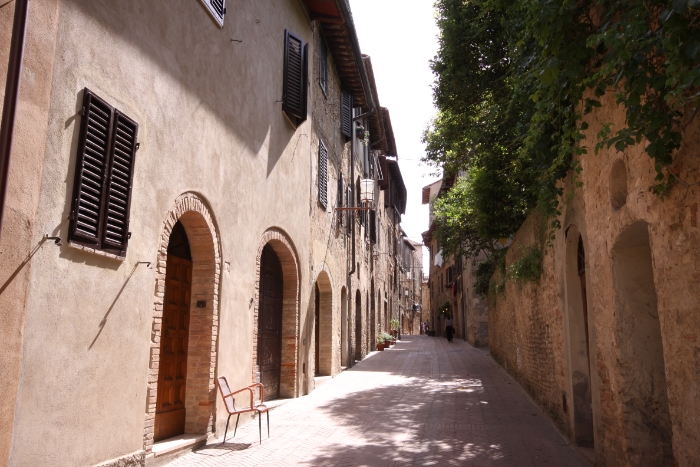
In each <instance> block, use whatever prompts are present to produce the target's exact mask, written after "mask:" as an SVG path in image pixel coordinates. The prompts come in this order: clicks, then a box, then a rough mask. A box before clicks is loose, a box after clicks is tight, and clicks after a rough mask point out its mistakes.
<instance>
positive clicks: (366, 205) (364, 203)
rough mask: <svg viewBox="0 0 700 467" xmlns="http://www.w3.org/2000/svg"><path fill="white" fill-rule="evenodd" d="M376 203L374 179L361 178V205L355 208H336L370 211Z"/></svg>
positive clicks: (340, 209) (339, 209) (337, 209)
mask: <svg viewBox="0 0 700 467" xmlns="http://www.w3.org/2000/svg"><path fill="white" fill-rule="evenodd" d="M373 204H374V180H372V179H371V178H363V179H361V180H360V206H358V207H353V208H335V210H336V211H369V210H370V209H372V205H373Z"/></svg>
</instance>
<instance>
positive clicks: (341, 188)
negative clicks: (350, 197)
mask: <svg viewBox="0 0 700 467" xmlns="http://www.w3.org/2000/svg"><path fill="white" fill-rule="evenodd" d="M337 205H338V206H337V207H339V208H343V207H345V177H344V176H343V172H340V176H339V177H338V200H337ZM337 212H338V213H339V214H338V218H339V223H340V226H341V227H343V226H345V211H337Z"/></svg>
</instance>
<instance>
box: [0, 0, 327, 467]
mask: <svg viewBox="0 0 700 467" xmlns="http://www.w3.org/2000/svg"><path fill="white" fill-rule="evenodd" d="M175 3H176V4H173V3H172V2H165V1H156V2H145V3H144V2H139V1H136V0H127V1H123V2H118V3H115V2H110V1H92V0H91V1H87V0H65V1H63V2H43V1H41V0H35V1H32V10H31V12H30V28H29V31H28V51H27V73H26V77H25V80H24V81H23V93H29V92H34V93H35V94H36V96H37V97H36V98H35V99H30V98H29V94H27V98H25V99H24V102H26V104H23V106H21V112H23V114H22V115H21V119H20V121H19V122H18V124H19V133H18V137H17V141H18V144H19V146H21V149H20V150H19V151H18V152H17V153H16V154H18V157H17V158H15V160H14V162H16V164H14V165H13V170H26V171H28V173H31V175H32V177H34V178H30V180H29V181H28V182H27V183H25V184H23V185H22V189H23V190H25V192H26V193H23V192H18V191H13V192H11V197H12V199H13V200H14V201H12V203H15V204H16V203H17V202H18V201H17V200H22V201H21V203H22V206H23V207H21V208H17V209H14V208H13V211H15V212H16V213H17V217H16V218H15V217H14V216H15V214H11V215H10V216H9V218H8V219H9V224H8V229H9V230H5V231H4V232H3V234H5V233H7V232H18V233H17V234H16V235H15V234H13V235H11V236H10V235H7V236H5V235H4V236H3V241H5V238H12V239H14V240H13V241H15V242H19V241H21V242H23V245H24V248H20V247H19V246H16V245H13V246H12V248H11V250H12V251H13V252H17V254H16V257H13V259H10V258H8V259H6V258H3V259H2V268H3V269H2V274H3V276H2V282H5V280H6V269H5V268H6V265H10V264H12V265H13V266H7V267H9V268H16V267H17V264H18V261H20V260H21V258H22V257H23V255H25V254H26V252H27V251H29V250H31V248H32V247H33V246H34V245H36V244H37V243H38V241H39V238H40V236H41V235H43V234H44V233H49V234H53V235H59V236H61V237H62V238H63V239H64V241H63V243H64V245H63V246H61V247H57V246H55V245H53V244H46V245H43V246H42V247H41V248H40V249H39V250H38V251H37V252H36V254H35V255H34V256H33V258H32V260H31V262H30V267H29V268H25V269H23V270H22V271H21V274H23V275H25V274H26V276H23V277H21V279H22V280H21V281H19V280H18V281H17V282H16V283H17V284H30V286H29V287H28V288H25V289H23V288H22V287H19V288H18V289H16V290H14V289H13V291H12V292H11V291H10V288H11V287H15V286H14V285H11V286H10V287H8V288H7V293H8V295H6V294H5V291H3V295H2V298H0V299H1V300H3V301H4V300H9V301H10V302H11V303H12V304H13V306H17V309H18V310H21V309H22V308H23V307H24V310H25V319H26V322H25V324H24V328H23V335H24V342H23V347H22V349H23V350H22V358H21V371H19V368H18V367H17V362H18V361H19V360H18V358H17V355H18V349H19V348H20V345H21V344H22V343H21V341H18V340H14V341H13V344H12V345H10V346H9V347H8V348H9V350H8V351H7V352H6V353H4V354H3V358H6V356H7V357H9V358H8V359H7V360H10V363H11V365H10V367H11V372H10V374H13V373H14V374H19V375H20V377H19V379H18V380H17V379H15V380H14V381H12V380H5V378H3V382H2V383H0V384H7V385H8V393H9V394H10V397H12V390H11V389H12V388H11V387H9V386H11V385H12V384H16V385H17V388H18V389H17V391H16V394H17V398H16V404H10V402H11V401H9V402H6V401H5V400H3V402H2V403H3V409H2V413H1V415H0V416H1V417H2V422H3V428H4V427H5V426H8V427H10V429H8V430H6V429H3V430H2V433H3V435H2V436H3V438H2V441H0V453H5V454H7V456H6V458H7V459H9V465H12V466H23V465H54V466H74V465H94V464H97V463H101V462H103V461H105V460H108V459H117V458H123V457H124V456H127V457H128V456H130V455H131V454H132V453H139V452H142V451H143V448H144V424H145V413H146V404H147V383H148V378H149V358H150V354H149V345H150V344H149V342H150V338H151V333H152V331H153V329H152V326H153V307H154V299H155V298H156V294H157V283H156V279H157V277H156V274H157V271H156V269H155V268H153V269H148V268H147V267H146V265H145V264H139V262H140V261H150V262H155V260H156V258H157V255H158V250H159V247H160V241H161V238H160V237H161V233H162V232H163V228H164V223H165V222H166V218H167V216H168V212H169V209H170V207H171V206H172V205H173V203H174V202H175V200H176V199H177V198H178V196H180V195H181V194H182V193H186V192H193V193H197V194H198V196H200V197H201V198H202V199H204V200H206V202H207V203H208V205H209V208H210V210H211V214H212V217H213V222H214V224H215V225H216V226H217V228H218V229H219V231H218V233H219V237H220V245H218V246H217V248H218V251H220V252H221V260H222V265H223V268H222V273H221V277H220V279H219V280H218V282H217V286H218V287H219V304H218V305H219V326H220V327H219V334H218V336H216V339H217V351H218V357H217V362H218V363H217V366H216V372H217V374H221V375H226V376H227V378H228V380H229V382H230V383H231V385H232V386H234V387H237V386H243V385H245V384H249V382H250V375H251V371H252V355H251V349H252V346H253V343H252V336H253V333H252V315H253V311H252V307H251V299H252V298H253V297H254V295H255V271H256V255H257V253H258V251H259V242H260V241H261V238H262V236H263V234H264V232H266V231H267V230H268V229H270V228H276V229H279V230H280V231H283V232H285V234H286V235H287V236H288V238H289V239H290V240H291V242H292V245H293V248H294V250H295V254H296V255H297V256H298V258H301V259H304V262H306V259H307V258H309V242H308V236H309V214H308V193H309V186H310V183H311V181H310V170H309V162H308V161H309V159H308V157H309V154H310V138H308V137H302V136H301V135H303V134H306V135H308V134H309V133H310V129H309V127H310V119H309V120H308V121H307V122H306V123H304V124H303V125H302V126H301V127H300V128H299V129H297V130H295V129H294V128H292V127H291V125H290V124H289V123H288V122H287V120H286V119H285V118H284V117H283V115H282V112H281V105H280V103H279V102H277V101H279V99H280V96H281V92H282V65H283V55H282V51H283V44H284V30H285V29H290V30H292V31H293V32H295V33H296V34H297V35H299V36H301V37H303V38H304V39H305V40H306V41H312V38H313V31H312V24H311V23H310V22H309V20H308V17H307V15H306V14H305V12H304V11H303V10H302V7H301V5H300V4H299V2H297V1H291V0H290V1H288V2H281V3H280V2H273V1H260V2H254V3H252V4H250V5H248V6H247V7H246V8H243V9H239V10H237V11H236V12H235V14H230V15H227V17H226V25H225V28H224V29H223V30H222V29H219V28H218V26H217V25H216V24H215V23H214V22H213V21H212V19H211V18H210V17H209V16H208V13H207V12H206V11H205V9H204V8H203V7H202V5H201V4H200V3H199V2H197V1H186V0H178V1H177V2H175ZM7 14H8V13H7V10H6V9H3V10H0V15H2V16H1V18H2V21H3V24H6V21H7V20H6V18H5V17H6V15H7ZM4 31H5V29H4V28H3V39H2V40H3V41H5V40H6V38H4ZM233 36H236V37H235V38H241V39H242V40H243V42H242V43H238V42H232V41H231V38H232V37H233ZM33 44H36V48H37V49H38V48H40V51H41V53H43V54H45V55H46V56H40V55H38V54H39V52H37V51H32V50H33V49H32V47H35V46H34V45H33ZM39 44H40V47H39ZM52 47H55V49H52ZM3 50H4V49H3ZM312 50H313V46H312ZM32 57H36V58H32ZM53 58H55V63H54V62H53V61H52V60H53ZM33 63H36V67H34V65H33ZM39 65H40V66H39ZM47 67H48V68H47ZM85 87H88V88H90V89H91V90H92V91H94V92H95V93H97V94H98V95H99V96H100V97H102V98H103V99H105V100H106V101H107V102H108V103H110V104H111V105H114V106H115V107H117V108H118V109H120V110H121V111H123V112H125V113H126V114H127V115H129V116H130V117H131V118H133V119H134V120H135V121H137V122H138V123H139V142H140V143H141V146H140V150H139V151H138V153H137V157H136V164H135V176H134V187H133V198H132V204H131V224H130V230H131V232H132V237H131V241H130V244H129V249H128V251H127V254H126V258H125V259H124V260H118V259H113V258H109V257H105V256H101V255H97V254H94V253H90V252H87V251H82V250H79V249H76V248H73V247H71V246H70V245H68V242H67V241H66V239H67V233H68V215H69V211H70V197H71V193H72V188H73V181H74V170H75V163H76V161H75V156H76V146H77V134H78V129H79V125H80V116H79V110H80V106H81V99H82V90H83V89H84V88H85ZM309 89H310V91H309V92H310V96H313V93H314V92H316V91H315V89H313V88H312V87H310V88H309ZM42 98H43V100H41V99H42ZM32 112H36V113H37V114H36V115H31V113H32ZM41 112H43V117H42V114H41ZM42 121H43V122H45V123H44V125H46V127H45V130H41V128H39V129H37V128H36V124H37V122H39V124H41V122H42ZM29 123H31V130H30V129H29V128H30V127H29V126H27V125H29ZM23 125H24V126H23ZM23 128H26V129H23ZM25 135H26V136H25ZM43 135H46V137H43ZM22 154H26V155H27V156H29V155H31V156H32V157H33V158H34V159H26V160H23V158H22V157H23V156H22ZM42 167H43V170H41V168H42ZM11 176H12V175H11ZM15 190H17V189H15ZM31 190H34V192H31ZM27 196H28V197H27ZM32 197H33V198H32ZM11 206H14V205H12V204H11ZM2 250H3V251H6V249H5V248H3V249H2ZM13 254H15V253H13ZM299 275H300V276H301V277H300V281H299V284H300V291H299V299H300V303H299V310H300V318H299V319H300V321H302V322H303V321H304V320H305V319H306V317H305V313H306V310H307V309H308V297H309V296H310V290H311V289H310V284H311V281H310V280H309V279H308V277H307V276H308V275H309V270H308V269H307V268H300V270H299ZM17 278H18V279H19V278H20V276H17ZM212 280H214V279H213V278H212ZM10 292H11V293H12V296H10V295H9V294H10ZM6 297H7V298H6ZM6 309H7V308H6V307H4V306H3V307H2V310H3V319H5V318H6V315H5V314H4V313H5V311H4V310H6ZM17 316H19V317H20V318H21V313H19V314H15V315H12V316H10V318H11V319H12V320H15V321H13V322H12V323H10V324H11V325H12V326H14V328H13V329H14V330H15V331H13V333H12V334H10V335H11V336H13V337H12V339H18V337H17V336H21V332H20V329H21V320H19V321H18V320H17V319H18V318H17ZM3 332H6V331H5V330H4V329H3ZM3 335H4V334H3ZM3 341H4V342H9V341H5V340H4V339H3ZM13 345H14V347H13ZM12 349H14V350H12ZM3 361H6V360H3ZM13 365H14V366H13ZM8 368H9V367H8ZM3 370H4V369H3ZM299 373H300V372H299ZM299 377H300V376H299ZM300 378H301V377H300ZM6 381H7V382H6ZM300 385H301V381H299V386H300ZM3 394H5V387H3ZM217 397H218V396H217ZM3 399H4V398H3ZM10 405H13V406H15V407H16V409H15V413H14V415H12V414H10V413H9V412H8V411H7V407H8V406H10ZM10 419H13V420H14V422H10ZM8 422H9V423H10V424H9V425H6V423H8ZM224 423H225V416H224V410H223V407H221V404H219V405H218V406H217V412H216V419H215V421H214V426H215V428H216V431H217V432H221V431H223V424H224ZM8 432H9V433H11V436H12V441H11V446H9V449H7V446H8V444H7V443H9V436H8V437H7V438H6V437H5V436H6V435H5V434H6V433H8ZM37 439H41V440H42V443H41V444H42V448H41V449H36V440H37ZM2 443H5V444H2ZM3 450H4V451H3ZM8 451H9V452H8ZM129 459H137V461H138V459H140V458H139V457H138V456H136V457H129ZM3 462H4V461H3Z"/></svg>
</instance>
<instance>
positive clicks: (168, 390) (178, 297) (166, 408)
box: [153, 255, 192, 441]
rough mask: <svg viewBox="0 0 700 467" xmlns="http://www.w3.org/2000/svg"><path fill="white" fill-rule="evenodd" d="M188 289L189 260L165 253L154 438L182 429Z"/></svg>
mask: <svg viewBox="0 0 700 467" xmlns="http://www.w3.org/2000/svg"><path fill="white" fill-rule="evenodd" d="M191 291H192V261H188V260H186V259H182V258H178V257H176V256H171V255H168V260H167V265H166V270H165V302H164V304H163V325H162V331H161V337H160V365H159V368H158V394H157V397H156V419H155V429H154V431H155V432H154V436H153V438H154V440H155V441H160V440H163V439H168V438H172V437H173V436H178V435H181V434H183V433H184V432H185V382H186V380H187V344H188V337H189V327H190V295H191Z"/></svg>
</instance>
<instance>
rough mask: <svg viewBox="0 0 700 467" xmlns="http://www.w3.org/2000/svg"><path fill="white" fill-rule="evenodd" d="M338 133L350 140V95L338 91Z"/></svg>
mask: <svg viewBox="0 0 700 467" xmlns="http://www.w3.org/2000/svg"><path fill="white" fill-rule="evenodd" d="M340 133H341V134H342V135H343V136H345V137H346V138H352V94H351V93H349V92H347V91H340Z"/></svg>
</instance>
